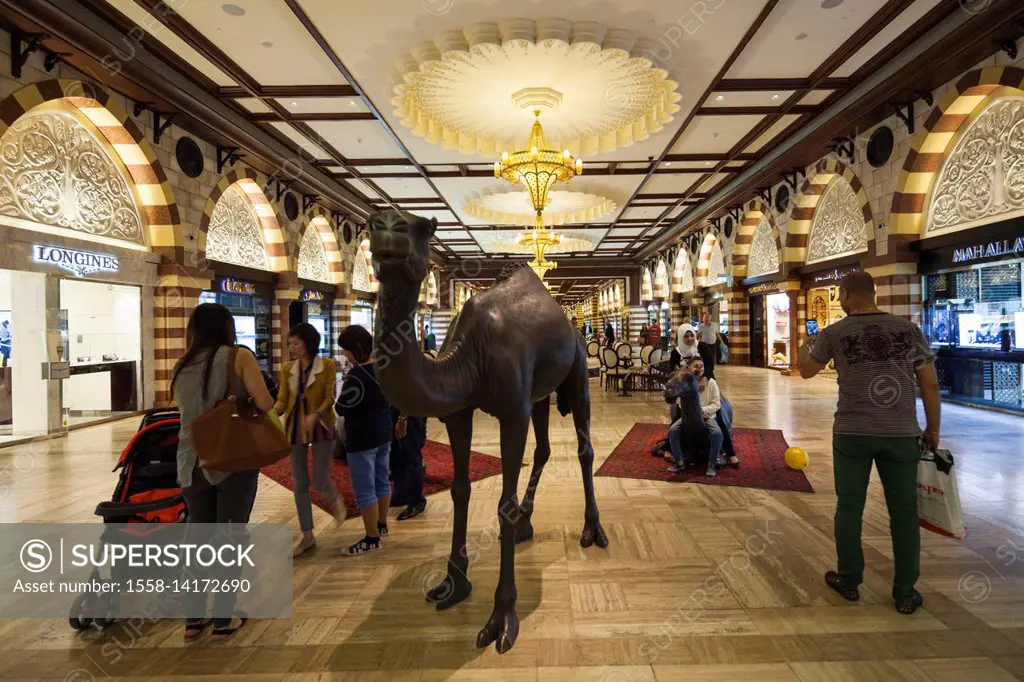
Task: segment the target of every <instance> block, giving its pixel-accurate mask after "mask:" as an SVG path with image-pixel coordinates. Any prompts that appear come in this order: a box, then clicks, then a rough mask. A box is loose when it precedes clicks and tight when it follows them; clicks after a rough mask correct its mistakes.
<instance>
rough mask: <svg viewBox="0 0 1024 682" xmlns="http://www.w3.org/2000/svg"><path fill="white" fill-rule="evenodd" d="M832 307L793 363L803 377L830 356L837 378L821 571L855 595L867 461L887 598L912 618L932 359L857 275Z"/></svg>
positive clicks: (917, 600)
mask: <svg viewBox="0 0 1024 682" xmlns="http://www.w3.org/2000/svg"><path fill="white" fill-rule="evenodd" d="M839 302H840V304H841V305H842V308H843V311H844V312H845V313H846V315H847V317H845V318H843V319H842V320H840V321H838V322H836V323H835V324H832V325H830V326H828V327H826V328H825V329H824V330H822V332H821V333H820V334H819V335H818V336H816V337H810V338H809V339H807V341H806V342H805V343H804V345H803V346H801V348H800V357H799V368H800V376H802V377H804V378H805V379H809V378H811V377H813V376H814V375H816V374H817V373H818V372H820V371H821V370H822V369H824V368H825V366H826V365H828V363H829V362H830V361H832V360H834V361H835V367H836V371H837V372H838V374H839V404H838V407H837V409H836V414H835V425H834V427H833V436H832V457H833V465H834V468H835V472H834V473H835V485H836V495H837V497H838V503H837V505H836V519H835V537H836V552H837V554H838V570H837V571H829V572H828V573H826V574H825V582H826V583H827V584H828V586H829V587H831V588H832V589H834V590H835V591H836V592H838V593H839V594H841V595H842V596H843V597H844V598H846V599H848V600H850V601H857V600H858V599H859V598H860V593H859V591H858V587H859V586H860V583H861V582H863V579H864V552H863V549H862V547H861V523H862V517H863V514H864V502H865V499H866V497H867V489H868V481H869V479H870V477H871V464H872V462H874V463H875V466H877V467H878V476H879V478H880V479H881V481H882V489H883V490H884V491H885V502H886V506H887V507H888V509H889V519H890V522H889V527H890V531H891V532H892V546H893V555H894V557H895V563H896V570H895V576H894V579H893V590H892V596H893V599H894V601H895V604H896V610H897V611H899V612H900V613H904V614H912V613H914V612H915V611H916V610H917V608H918V607H919V606H921V604H922V603H923V599H922V597H921V595H920V594H919V593H918V592H917V590H916V589H914V584H915V583H916V582H917V578H918V575H919V571H920V562H921V531H920V526H919V525H918V513H917V469H918V462H919V461H920V459H921V447H922V446H923V447H925V448H926V449H928V450H931V451H934V450H936V449H937V448H938V445H939V413H940V405H941V403H940V398H939V382H938V376H937V375H936V372H935V364H934V360H935V354H934V353H933V352H932V350H931V348H930V347H929V346H928V342H927V340H926V339H925V338H924V334H922V333H921V330H920V328H918V326H917V325H915V324H914V323H913V322H910V321H908V320H905V319H904V318H902V317H897V316H896V315H890V314H889V313H885V312H882V311H881V310H879V309H878V306H877V305H876V303H875V282H874V280H873V279H872V278H871V275H869V274H868V273H866V272H864V271H863V270H857V271H855V272H852V273H850V274H849V275H847V276H846V277H844V278H843V280H842V282H840V284H839ZM918 385H920V389H921V397H922V399H923V401H924V407H925V415H926V417H927V422H928V423H927V426H926V428H925V430H924V432H923V433H922V432H921V428H920V426H919V424H918V421H917V386H918Z"/></svg>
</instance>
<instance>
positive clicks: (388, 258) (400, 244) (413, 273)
mask: <svg viewBox="0 0 1024 682" xmlns="http://www.w3.org/2000/svg"><path fill="white" fill-rule="evenodd" d="M436 228H437V220H436V219H434V218H431V219H430V220H427V219H426V218H421V217H420V216H416V215H412V214H411V213H401V212H399V211H395V210H387V211H381V212H379V213H374V214H373V215H371V216H370V221H369V229H370V251H371V252H372V253H373V267H374V271H375V273H376V275H377V279H378V280H380V281H381V282H382V283H384V284H409V285H415V286H416V287H417V291H418V290H419V289H418V287H419V286H420V283H421V282H422V281H423V278H424V277H426V276H427V270H428V266H429V261H430V238H431V237H432V236H434V230H435V229H436Z"/></svg>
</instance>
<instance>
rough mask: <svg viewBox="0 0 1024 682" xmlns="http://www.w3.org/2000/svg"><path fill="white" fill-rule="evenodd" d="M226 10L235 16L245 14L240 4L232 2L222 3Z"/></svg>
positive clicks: (223, 8) (222, 7)
mask: <svg viewBox="0 0 1024 682" xmlns="http://www.w3.org/2000/svg"><path fill="white" fill-rule="evenodd" d="M220 8H221V9H222V10H224V12H226V13H227V14H230V15H231V16H233V17H241V16H244V15H245V10H244V9H242V8H241V7H239V6H238V5H233V4H231V3H230V2H228V3H225V4H223V5H221V7H220Z"/></svg>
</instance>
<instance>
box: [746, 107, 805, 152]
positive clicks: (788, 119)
mask: <svg viewBox="0 0 1024 682" xmlns="http://www.w3.org/2000/svg"><path fill="white" fill-rule="evenodd" d="M798 118H800V117H799V116H797V115H794V114H787V115H785V116H780V117H779V119H778V120H777V121H775V123H773V124H772V125H771V126H770V127H769V128H768V129H767V130H765V131H764V132H763V133H761V134H760V135H758V136H757V138H756V139H755V140H754V141H753V142H751V143H750V144H749V145H747V147H746V149H744V150H743V153H744V154H753V153H754V152H758V151H761V148H762V147H764V146H765V145H766V144H768V143H769V142H771V141H772V140H774V139H775V138H776V137H777V136H778V135H779V133H781V132H782V131H783V130H785V129H786V128H788V127H789V126H791V125H793V122H794V121H796V120H797V119H798Z"/></svg>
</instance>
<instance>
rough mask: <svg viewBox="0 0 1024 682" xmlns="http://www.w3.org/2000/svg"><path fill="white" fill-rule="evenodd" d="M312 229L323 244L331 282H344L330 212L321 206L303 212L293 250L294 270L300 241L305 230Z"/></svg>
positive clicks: (342, 264)
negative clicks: (296, 246) (296, 243)
mask: <svg viewBox="0 0 1024 682" xmlns="http://www.w3.org/2000/svg"><path fill="white" fill-rule="evenodd" d="M311 228H312V229H314V230H316V231H317V232H318V235H319V238H320V243H321V244H323V246H324V253H325V254H326V255H327V268H328V270H329V272H330V274H331V282H330V283H331V284H344V283H345V268H344V263H343V259H342V254H341V245H340V244H339V243H338V237H337V235H336V234H334V229H333V228H332V227H331V214H330V213H328V212H327V210H326V209H324V208H323V207H322V206H314V207H313V208H312V210H310V211H309V212H307V213H305V214H304V215H303V216H302V218H301V222H300V223H299V234H298V244H299V248H298V249H296V250H295V254H296V255H295V258H296V262H295V271H296V272H298V266H299V263H298V257H299V256H298V254H299V251H300V250H301V246H302V241H303V239H305V237H306V231H307V230H309V229H311Z"/></svg>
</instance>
